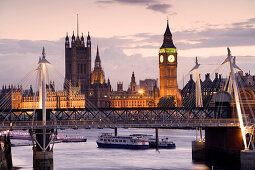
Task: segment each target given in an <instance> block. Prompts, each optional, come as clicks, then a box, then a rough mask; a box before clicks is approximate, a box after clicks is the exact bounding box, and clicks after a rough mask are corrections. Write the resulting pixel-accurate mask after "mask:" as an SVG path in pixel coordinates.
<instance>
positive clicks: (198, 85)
mask: <svg viewBox="0 0 255 170" xmlns="http://www.w3.org/2000/svg"><path fill="white" fill-rule="evenodd" d="M199 66H200V64H198V61H197V57H196V65H195V66H194V67H193V68H192V69H191V70H190V72H192V71H194V70H195V75H196V76H195V79H196V90H195V92H196V107H203V98H202V91H201V83H200V75H199Z"/></svg>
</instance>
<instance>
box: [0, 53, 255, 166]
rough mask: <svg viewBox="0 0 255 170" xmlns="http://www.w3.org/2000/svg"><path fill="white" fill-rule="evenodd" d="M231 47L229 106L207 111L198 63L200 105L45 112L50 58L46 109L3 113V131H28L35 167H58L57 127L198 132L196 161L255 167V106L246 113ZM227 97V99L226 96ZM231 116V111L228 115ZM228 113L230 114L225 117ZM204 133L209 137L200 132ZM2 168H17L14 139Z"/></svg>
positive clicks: (42, 101) (6, 145) (42, 99)
mask: <svg viewBox="0 0 255 170" xmlns="http://www.w3.org/2000/svg"><path fill="white" fill-rule="evenodd" d="M233 58H234V57H233V56H232V55H231V52H230V50H229V48H228V55H227V58H226V59H225V61H224V62H223V64H224V63H229V68H230V73H229V85H228V89H227V91H228V92H229V93H228V94H233V95H232V98H233V99H234V104H232V108H230V109H229V107H222V106H221V107H203V101H202V94H201V85H200V78H199V66H200V64H198V62H197V61H196V65H195V67H194V68H193V69H192V71H195V74H196V92H195V93H196V107H190V108H187V107H169V108H160V107H154V108H152V107H150V108H72V109H70V108H68V109H47V108H46V66H47V65H48V64H50V63H49V62H48V61H47V60H46V58H45V56H44V55H43V57H42V59H40V60H39V63H38V67H37V70H38V72H39V82H40V83H39V84H40V87H39V106H40V108H41V109H22V110H18V109H12V110H0V124H1V126H0V129H1V131H10V130H20V129H22V130H29V132H30V134H31V138H32V141H33V166H34V168H35V169H53V144H54V139H55V138H56V134H57V129H65V128H73V129H77V128H114V129H115V134H117V128H155V129H156V139H158V128H199V129H200V134H201V138H200V140H196V141H193V143H192V157H193V160H198V161H199V160H205V159H211V158H212V157H220V158H221V157H222V158H225V156H228V157H229V156H230V158H231V160H233V159H237V160H238V161H239V162H240V163H241V164H240V166H241V168H242V169H255V152H254V138H253V134H254V125H255V120H254V119H251V118H254V114H253V108H251V109H250V110H249V111H250V112H249V113H246V114H245V110H246V109H243V108H242V107H241V106H242V104H241V103H242V101H240V92H239V89H238V85H237V82H236V78H235V76H236V75H235V72H234V70H235V69H236V68H238V67H237V66H236V65H235V62H233ZM223 98H224V97H223ZM229 112H231V113H229ZM225 115H231V116H227V118H226V116H225ZM202 128H203V129H205V139H203V138H202V133H201V129H202ZM1 142H2V143H3V146H2V148H1V149H2V150H1V152H2V153H4V154H1V155H2V162H1V166H7V167H10V166H12V161H11V156H10V155H11V153H10V152H11V151H10V150H11V149H10V140H9V136H8V135H6V136H4V137H2V141H1Z"/></svg>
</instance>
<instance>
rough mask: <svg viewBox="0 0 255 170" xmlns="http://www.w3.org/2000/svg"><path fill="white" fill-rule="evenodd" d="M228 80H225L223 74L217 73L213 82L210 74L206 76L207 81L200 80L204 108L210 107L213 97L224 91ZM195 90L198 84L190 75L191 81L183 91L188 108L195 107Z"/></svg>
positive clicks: (184, 101)
mask: <svg viewBox="0 0 255 170" xmlns="http://www.w3.org/2000/svg"><path fill="white" fill-rule="evenodd" d="M226 81H227V80H226V79H223V78H222V76H221V74H218V73H215V78H214V80H213V81H212V80H211V78H210V74H209V73H207V74H205V79H204V81H202V80H201V79H200V82H201V83H200V84H201V92H202V98H203V106H208V105H209V103H210V100H211V99H212V96H213V95H214V94H216V93H217V92H219V91H223V90H224V86H225V83H226ZM195 89H196V83H195V81H194V80H193V77H192V75H190V79H189V81H188V82H187V84H186V85H185V86H184V88H183V89H182V90H181V94H182V100H183V105H184V106H186V107H187V106H188V107H193V106H195V103H196V102H195V96H196V95H195Z"/></svg>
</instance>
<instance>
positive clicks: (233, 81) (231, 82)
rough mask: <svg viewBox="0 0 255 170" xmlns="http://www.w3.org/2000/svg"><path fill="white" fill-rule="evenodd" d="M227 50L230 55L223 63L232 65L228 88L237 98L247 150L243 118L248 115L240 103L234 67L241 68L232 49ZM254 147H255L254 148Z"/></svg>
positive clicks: (245, 128)
mask: <svg viewBox="0 0 255 170" xmlns="http://www.w3.org/2000/svg"><path fill="white" fill-rule="evenodd" d="M227 50H228V56H227V58H226V59H225V60H224V62H223V63H222V64H221V65H223V64H225V63H229V67H230V73H229V75H230V76H229V89H228V92H229V93H230V94H232V91H233V94H234V99H235V103H236V110H237V114H238V119H239V123H240V128H241V133H242V138H243V143H244V147H245V150H247V149H248V147H247V142H246V132H247V127H245V126H244V120H243V118H244V119H246V117H245V113H242V109H241V104H240V92H239V90H238V86H237V82H236V77H235V72H234V69H237V70H241V69H240V68H239V67H238V66H237V65H236V64H235V57H233V56H232V55H231V51H230V49H229V48H227ZM243 112H244V109H243ZM245 121H246V122H247V120H245ZM252 147H253V145H252ZM252 149H254V148H252Z"/></svg>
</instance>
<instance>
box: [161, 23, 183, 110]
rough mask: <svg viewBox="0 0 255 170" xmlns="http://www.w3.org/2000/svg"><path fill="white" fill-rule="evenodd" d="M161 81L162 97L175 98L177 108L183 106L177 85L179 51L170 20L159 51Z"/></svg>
mask: <svg viewBox="0 0 255 170" xmlns="http://www.w3.org/2000/svg"><path fill="white" fill-rule="evenodd" d="M159 81H160V97H171V96H173V97H174V98H175V103H176V106H181V95H180V92H179V89H178V85H177V51H176V47H175V45H174V43H173V39H172V33H171V31H170V28H169V24H168V20H167V26H166V31H165V33H164V40H163V43H162V45H161V47H160V50H159Z"/></svg>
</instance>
